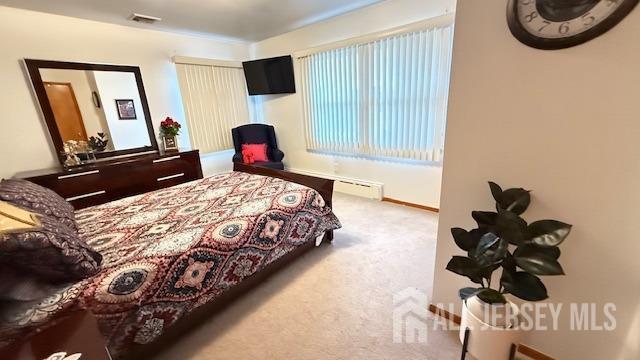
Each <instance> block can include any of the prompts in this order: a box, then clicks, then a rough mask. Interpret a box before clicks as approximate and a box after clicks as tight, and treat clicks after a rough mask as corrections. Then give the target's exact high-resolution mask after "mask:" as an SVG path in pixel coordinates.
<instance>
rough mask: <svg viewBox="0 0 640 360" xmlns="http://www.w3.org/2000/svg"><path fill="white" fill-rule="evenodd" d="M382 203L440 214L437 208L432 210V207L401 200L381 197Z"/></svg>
mask: <svg viewBox="0 0 640 360" xmlns="http://www.w3.org/2000/svg"><path fill="white" fill-rule="evenodd" d="M382 201H386V202H390V203H394V204H398V205H404V206H408V207H412V208H416V209H420V210H426V211H431V212H434V213H439V212H440V209H438V208H434V207H431V206H425V205H419V204H414V203H410V202H406V201H401V200H396V199H392V198H389V197H383V198H382Z"/></svg>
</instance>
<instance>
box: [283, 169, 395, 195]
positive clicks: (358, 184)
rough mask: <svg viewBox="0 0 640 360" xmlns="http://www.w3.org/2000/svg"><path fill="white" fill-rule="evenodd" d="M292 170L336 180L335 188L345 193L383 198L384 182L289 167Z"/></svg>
mask: <svg viewBox="0 0 640 360" xmlns="http://www.w3.org/2000/svg"><path fill="white" fill-rule="evenodd" d="M288 170H289V171H291V172H294V173H298V174H303V175H310V176H317V177H322V178H325V179H331V180H334V181H335V183H334V185H333V190H334V191H336V192H339V193H343V194H349V195H355V196H360V197H364V198H367V199H374V200H382V186H383V185H382V184H381V183H377V182H373V181H365V180H359V179H352V178H348V177H344V176H336V175H329V174H321V173H316V172H312V171H306V170H300V169H288Z"/></svg>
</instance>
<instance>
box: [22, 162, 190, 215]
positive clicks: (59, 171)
mask: <svg viewBox="0 0 640 360" xmlns="http://www.w3.org/2000/svg"><path fill="white" fill-rule="evenodd" d="M15 177H16V178H21V179H26V180H29V181H31V182H34V183H36V184H38V185H41V186H44V187H46V188H49V189H51V190H53V191H55V192H56V193H58V194H59V195H60V196H62V197H63V198H65V199H66V200H67V201H69V202H70V203H71V204H72V205H73V206H74V208H75V209H82V208H85V207H89V206H94V205H99V204H103V203H106V202H109V201H113V200H118V199H121V198H124V197H127V196H132V195H138V194H142V193H146V192H149V191H153V190H157V189H162V188H166V187H169V186H173V185H177V184H181V183H185V182H189V181H193V180H197V179H202V167H201V165H200V156H199V151H198V150H192V151H185V152H172V153H170V154H169V153H160V154H159V153H152V154H145V155H138V156H133V157H126V158H117V159H109V160H104V161H99V162H96V163H93V164H91V165H87V166H79V167H75V168H72V169H69V170H64V169H63V168H62V167H58V168H53V169H44V170H36V171H29V172H24V173H19V174H16V176H15Z"/></svg>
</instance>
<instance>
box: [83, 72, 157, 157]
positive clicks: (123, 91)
mask: <svg viewBox="0 0 640 360" xmlns="http://www.w3.org/2000/svg"><path fill="white" fill-rule="evenodd" d="M93 77H94V79H95V80H96V86H97V88H98V93H99V95H100V100H101V101H102V109H103V110H104V115H105V117H106V119H107V124H109V131H110V133H111V140H110V142H112V143H113V146H114V148H115V150H126V149H135V148H140V147H144V146H151V140H150V139H149V135H148V130H147V120H146V117H145V115H144V111H143V109H142V101H141V100H140V94H139V93H138V83H137V82H136V77H135V75H134V74H133V73H127V72H116V71H94V72H93ZM129 99H130V100H133V106H134V109H135V112H136V118H135V119H129V120H120V117H119V115H118V108H117V106H116V100H129Z"/></svg>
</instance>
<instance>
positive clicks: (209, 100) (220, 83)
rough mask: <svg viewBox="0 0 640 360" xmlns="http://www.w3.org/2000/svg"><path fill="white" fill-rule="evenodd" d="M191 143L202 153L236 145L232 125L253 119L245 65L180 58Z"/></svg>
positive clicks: (179, 66)
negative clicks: (189, 60) (194, 61)
mask: <svg viewBox="0 0 640 360" xmlns="http://www.w3.org/2000/svg"><path fill="white" fill-rule="evenodd" d="M176 69H177V72H178V82H179V83H180V91H181V93H182V102H183V104H184V109H185V115H186V117H187V125H188V129H189V137H190V139H191V145H192V146H193V147H195V148H198V149H199V150H200V151H201V152H202V153H208V152H214V151H221V150H227V149H231V148H233V141H232V139H231V129H232V128H234V127H236V126H239V125H242V124H246V123H248V122H249V107H248V104H247V89H246V84H245V81H244V73H243V71H242V68H241V67H231V66H223V65H215V64H193V63H179V62H176Z"/></svg>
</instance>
